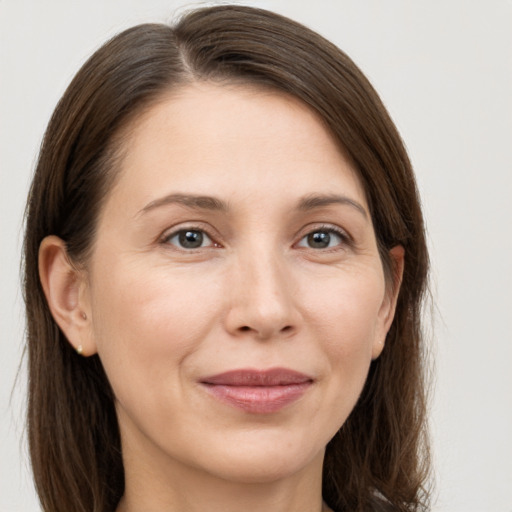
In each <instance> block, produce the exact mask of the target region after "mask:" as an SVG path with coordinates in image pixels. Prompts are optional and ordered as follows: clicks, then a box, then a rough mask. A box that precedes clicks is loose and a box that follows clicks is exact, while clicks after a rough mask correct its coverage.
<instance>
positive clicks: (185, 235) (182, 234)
mask: <svg viewBox="0 0 512 512" xmlns="http://www.w3.org/2000/svg"><path fill="white" fill-rule="evenodd" d="M166 242H167V243H169V244H172V245H175V246H177V247H179V248H180V249H199V248H201V247H209V246H211V245H213V242H212V239H211V238H210V237H209V236H208V235H207V234H206V233H205V232H204V231H201V230H199V229H182V230H180V231H177V232H176V233H174V234H173V235H171V236H170V237H168V238H167V240H166Z"/></svg>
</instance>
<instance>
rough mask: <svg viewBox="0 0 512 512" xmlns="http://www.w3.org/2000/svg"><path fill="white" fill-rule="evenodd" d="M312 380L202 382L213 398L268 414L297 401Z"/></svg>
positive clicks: (257, 412) (251, 410) (240, 407)
mask: <svg viewBox="0 0 512 512" xmlns="http://www.w3.org/2000/svg"><path fill="white" fill-rule="evenodd" d="M311 384H312V382H310V381H308V382H301V383H298V384H286V385H281V386H226V385H222V384H207V383H205V384H203V385H204V386H205V387H206V389H207V391H208V392H209V393H210V394H212V395H213V396H214V397H215V398H217V399H218V400H220V401H221V402H224V403H226V404H228V405H231V406H234V407H237V408H238V409H241V410H243V411H245V412H250V413H255V414H270V413H273V412H278V411H280V410H281V409H283V408H284V407H286V406H287V405H290V404H292V403H293V402H295V401H297V400H298V399H299V398H300V397H301V396H302V395H304V393H305V392H306V391H307V390H308V388H309V387H310V386H311Z"/></svg>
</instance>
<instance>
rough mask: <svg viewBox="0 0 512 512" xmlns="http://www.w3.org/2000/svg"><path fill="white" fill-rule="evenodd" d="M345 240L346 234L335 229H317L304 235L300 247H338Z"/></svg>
mask: <svg viewBox="0 0 512 512" xmlns="http://www.w3.org/2000/svg"><path fill="white" fill-rule="evenodd" d="M343 242H345V236H344V235H343V234H342V233H339V232H338V231H336V230H334V229H317V230H315V231H311V233H308V234H307V235H306V236H304V237H303V238H302V239H301V240H300V241H299V243H298V244H297V245H298V246H299V247H307V248H309V249H330V248H332V247H337V246H339V245H342V244H343Z"/></svg>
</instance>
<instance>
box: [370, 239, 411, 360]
mask: <svg viewBox="0 0 512 512" xmlns="http://www.w3.org/2000/svg"><path fill="white" fill-rule="evenodd" d="M389 257H390V260H391V276H390V277H391V279H390V280H389V282H388V283H387V284H386V293H385V296H384V300H383V301H382V304H381V307H380V310H379V315H378V321H377V329H376V332H375V339H374V343H373V350H372V359H377V358H378V357H379V356H380V354H381V352H382V350H383V349H384V344H385V340H386V335H387V333H388V331H389V328H390V327H391V324H392V322H393V318H394V317H395V309H396V303H397V300H398V294H399V292H400V286H401V284H402V276H403V273H404V258H405V249H404V248H403V247H402V246H401V245H397V246H395V247H393V248H392V249H390V251H389Z"/></svg>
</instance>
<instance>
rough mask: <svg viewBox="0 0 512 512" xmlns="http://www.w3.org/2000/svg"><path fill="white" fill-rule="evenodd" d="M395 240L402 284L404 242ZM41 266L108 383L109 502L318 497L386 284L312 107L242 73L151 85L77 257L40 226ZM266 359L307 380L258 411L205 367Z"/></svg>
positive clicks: (361, 207) (314, 507)
mask: <svg viewBox="0 0 512 512" xmlns="http://www.w3.org/2000/svg"><path fill="white" fill-rule="evenodd" d="M177 195H180V196H179V197H177ZM183 195H186V196H187V197H188V196H208V197H213V198H215V200H216V201H217V202H222V205H223V207H224V208H222V209H219V208H211V207H212V206H219V205H218V204H216V203H215V202H212V201H210V202H208V201H206V202H205V201H202V202H201V201H199V204H197V203H198V202H197V201H192V200H190V199H187V200H186V201H185V203H186V204H183V197H182V196H183ZM333 196H336V201H334V200H332V198H333ZM313 197H314V198H316V199H317V200H316V201H312V200H311V199H312V198H313ZM326 197H327V198H328V199H325V198H326ZM318 198H323V199H322V200H319V199H318ZM340 198H341V199H340ZM177 199H178V201H177ZM308 199H309V202H308V201H306V200H308ZM205 206H206V207H205ZM180 230H189V231H191V230H194V231H195V235H196V237H197V236H201V235H202V236H203V243H202V245H201V247H198V248H186V247H183V245H180V238H179V233H180ZM182 233H183V231H182ZM198 233H200V235H198ZM312 233H316V236H317V237H323V239H324V241H325V239H329V237H330V241H329V243H328V245H327V247H318V246H317V245H315V244H312V241H313V242H314V240H313V238H312V235H311V234H312ZM391 257H392V258H393V259H394V260H395V263H396V267H397V269H398V271H397V277H396V283H395V284H399V279H400V274H401V268H402V265H403V250H402V248H400V247H396V248H394V249H393V250H392V251H391ZM40 269H41V280H42V283H43V287H44V289H45V292H46V295H47V297H48V301H49V304H50V308H51V310H52V313H53V315H54V317H55V319H56V320H57V322H58V323H59V325H60V327H61V328H62V329H63V331H64V332H65V334H66V336H67V338H68V339H69V341H70V343H72V344H73V345H74V346H75V347H77V346H78V345H81V346H82V348H83V355H84V356H88V355H91V354H95V353H98V354H99V356H100V358H101V360H102V362H103V365H104V367H105V370H106V373H107V375H108V377H109V380H110V382H111V384H112V387H113V389H114V392H115V395H116V398H117V403H116V408H117V413H118V419H119V425H120V429H121V437H122V445H123V459H124V464H125V471H126V493H125V496H124V497H123V500H122V501H121V503H120V506H119V509H118V511H119V512H135V511H140V510H145V511H149V512H152V511H153V512H157V511H159V512H160V511H164V510H165V511H178V510H179V511H182V512H189V511H190V512H196V511H197V512H198V511H204V510H209V511H223V512H226V511H227V512H229V511H233V512H234V511H238V510H253V511H266V512H268V511H275V512H284V511H304V512H306V511H307V512H311V511H320V510H321V507H322V505H321V473H322V461H323V456H324V451H325V446H326V444H327V443H328V441H329V440H330V439H331V438H332V436H333V435H334V434H335V433H336V431H337V430H338V429H339V428H340V427H341V425H343V423H344V422H345V420H346V418H347V417H348V415H349V414H350V412H351V410H352V409H353V407H354V405H355V403H356V401H357V398H358V396H359V394H360V392H361V390H362V387H363V384H364V382H365V379H366V376H367V373H368V369H369V365H370V363H371V361H372V359H374V358H377V357H378V356H379V354H380V353H381V351H382V349H383V346H384V339H385V336H386V333H387V331H388V329H389V326H390V324H391V321H392V318H393V314H394V307H395V301H396V290H397V289H398V286H396V287H393V286H390V285H389V283H388V281H387V280H386V278H385V275H384V272H383V267H382V263H381V260H380V258H379V253H378V250H377V244H376V239H375V234H374V229H373V225H372V222H371V218H370V214H369V211H368V205H367V203H366V200H365V194H364V190H363V188H362V186H361V183H360V181H359V179H358V176H357V174H356V172H355V170H354V169H353V166H352V165H351V163H350V161H349V160H348V159H347V157H346V156H345V155H344V154H343V152H342V151H341V150H340V148H339V147H338V146H337V145H336V143H335V142H334V140H333V138H332V137H331V135H330V133H329V132H328V131H327V130H326V129H325V127H324V125H323V124H322V122H321V121H320V120H319V118H318V117H317V116H316V115H315V114H314V113H313V112H312V111H311V110H309V109H308V108H307V107H306V106H304V105H303V104H302V103H300V102H299V101H297V100H295V99H293V98H290V97H288V96H286V95H284V94H280V93H276V92H269V91H264V90H258V89H254V88H251V87H247V86H226V85H223V86H219V85H214V84H204V83H202V84H194V85H190V86H187V87H186V88H183V89H182V90H179V91H177V92H174V93H173V94H172V95H169V96H168V97H166V98H163V99H162V101H161V102H160V103H159V104H158V105H156V106H154V107H152V108H151V110H149V111H148V112H146V113H145V114H144V115H143V116H142V117H141V118H139V119H138V120H137V122H136V123H135V125H134V126H132V127H131V129H130V131H129V133H128V134H127V139H126V146H125V156H124V159H123V162H122V165H121V169H120V175H119V177H118V179H117V182H116V184H115V186H114V187H113V189H112V190H111V191H110V192H109V195H108V198H107V201H106V204H105V206H104V207H103V210H102V212H101V214H100V218H99V224H98V229H97V235H96V240H95V242H94V247H93V252H92V256H91V259H90V261H89V262H88V265H87V268H86V269H85V270H77V269H76V268H75V267H73V266H71V264H70V263H69V261H68V259H67V257H66V255H65V249H64V245H63V243H62V241H60V240H59V239H58V238H56V237H48V238H47V239H45V240H44V242H43V244H42V246H41V254H40ZM391 290H395V292H392V291H391ZM275 367H285V368H289V369H293V370H296V371H299V372H302V373H304V374H307V375H308V376H310V377H311V379H312V384H311V385H310V386H309V387H308V389H307V391H306V392H305V393H304V395H303V396H301V397H300V398H299V399H298V400H296V401H295V402H293V403H291V404H288V405H286V406H285V407H283V408H282V409H280V410H279V411H277V412H273V413H270V414H254V413H250V412H246V411H243V410H241V409H239V408H237V407H234V406H232V405H229V404H226V403H223V402H221V401H219V400H218V399H216V398H215V397H212V395H211V394H209V393H207V392H206V391H205V389H204V386H202V385H201V384H200V381H201V379H202V378H204V377H206V376H209V375H212V374H218V373H221V372H225V371H227V370H232V369H238V368H256V369H268V368H275ZM198 490H200V492H198Z"/></svg>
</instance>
